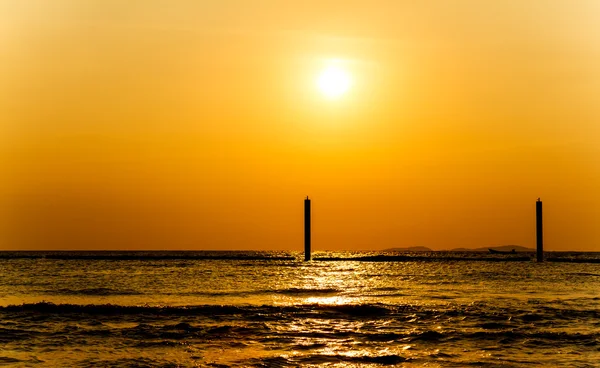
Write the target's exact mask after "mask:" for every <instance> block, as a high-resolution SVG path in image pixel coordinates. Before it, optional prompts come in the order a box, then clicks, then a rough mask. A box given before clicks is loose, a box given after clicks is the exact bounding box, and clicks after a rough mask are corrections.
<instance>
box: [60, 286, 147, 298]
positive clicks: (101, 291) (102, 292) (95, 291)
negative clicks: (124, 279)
mask: <svg viewBox="0 0 600 368" xmlns="http://www.w3.org/2000/svg"><path fill="white" fill-rule="evenodd" d="M48 293H50V294H57V295H97V296H108V295H143V293H140V292H138V291H135V290H115V289H111V288H105V287H98V288H85V289H67V288H62V289H56V290H50V291H48Z"/></svg>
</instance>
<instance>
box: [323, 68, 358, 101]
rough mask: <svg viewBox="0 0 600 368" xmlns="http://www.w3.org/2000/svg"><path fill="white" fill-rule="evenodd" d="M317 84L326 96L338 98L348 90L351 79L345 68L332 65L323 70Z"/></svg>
mask: <svg viewBox="0 0 600 368" xmlns="http://www.w3.org/2000/svg"><path fill="white" fill-rule="evenodd" d="M317 84H318V86H319V89H320V90H321V92H323V94H324V95H325V96H327V97H329V98H337V97H340V96H341V95H343V94H344V93H346V91H348V89H349V88H350V84H351V80H350V76H349V75H348V73H346V71H345V70H343V69H341V68H339V67H336V66H330V67H328V68H327V69H325V70H323V71H322V72H321V75H319V79H318V81H317Z"/></svg>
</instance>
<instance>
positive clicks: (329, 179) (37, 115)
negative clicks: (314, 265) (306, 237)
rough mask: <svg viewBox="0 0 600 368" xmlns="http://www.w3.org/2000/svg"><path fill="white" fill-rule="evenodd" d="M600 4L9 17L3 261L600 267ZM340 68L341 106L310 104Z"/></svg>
mask: <svg viewBox="0 0 600 368" xmlns="http://www.w3.org/2000/svg"><path fill="white" fill-rule="evenodd" d="M599 16H600V2H598V1H596V0H587V1H586V0H578V1H571V0H527V1H523V0H514V1H513V0H506V1H499V0H498V1H493V0H490V1H480V0H453V1H450V0H447V1H442V0H439V1H432V0H430V1H401V0H397V1H391V0H390V1H373V0H371V1H351V0H344V1H341V0H340V1H327V0H319V1H316V0H314V1H313V0H303V1H280V0H277V1H276V0H252V1H249V0H204V1H202V0H200V1H197V0H194V1H192V0H168V1H167V0H164V1H159V0H138V1H133V0H132V1H122V0H86V1H82V0H53V1H45V0H27V1H23V0H0V179H1V180H0V249H13V250H14V249H16V250H19V249H165V250H170V249H174V250H175V249H265V250H266V249H285V250H298V251H300V250H302V249H303V214H302V211H303V199H304V197H305V196H306V195H309V196H310V197H311V198H312V199H313V202H312V206H313V247H314V249H315V250H320V249H361V250H368V249H384V248H390V247H404V246H416V245H423V246H429V247H431V248H434V249H448V248H453V247H481V246H490V245H503V244H519V245H523V246H528V247H534V246H535V200H536V199H537V198H538V197H541V198H542V199H543V201H544V219H545V223H544V230H545V232H544V236H545V246H546V249H549V250H590V251H600V68H599V67H598V66H599V65H600V33H599V32H598V24H599V23H598V19H599V18H598V17H599ZM332 63H333V64H336V65H338V66H340V67H342V68H343V69H344V70H345V71H346V72H347V73H348V74H349V75H350V78H351V80H352V84H351V87H350V89H349V90H348V92H347V93H346V94H344V95H342V96H340V97H339V98H337V99H330V98H326V97H325V96H323V94H322V93H320V91H319V90H318V88H317V83H316V81H317V78H318V76H319V72H320V71H321V70H323V69H324V68H327V67H328V66H330V65H332Z"/></svg>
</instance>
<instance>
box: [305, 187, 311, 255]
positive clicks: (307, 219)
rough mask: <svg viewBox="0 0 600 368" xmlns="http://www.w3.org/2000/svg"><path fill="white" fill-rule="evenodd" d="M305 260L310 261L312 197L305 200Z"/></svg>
mask: <svg viewBox="0 0 600 368" xmlns="http://www.w3.org/2000/svg"><path fill="white" fill-rule="evenodd" d="M304 260H305V261H310V199H308V196H306V199H305V200H304Z"/></svg>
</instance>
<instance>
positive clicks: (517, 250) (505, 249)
mask: <svg viewBox="0 0 600 368" xmlns="http://www.w3.org/2000/svg"><path fill="white" fill-rule="evenodd" d="M490 249H493V250H497V251H501V252H510V251H512V250H513V249H514V250H515V253H531V252H535V249H533V248H526V247H523V246H520V245H500V246H489V247H481V248H454V249H450V250H433V249H431V248H427V247H421V246H419V247H405V248H388V249H384V250H383V252H489V250H490Z"/></svg>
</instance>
